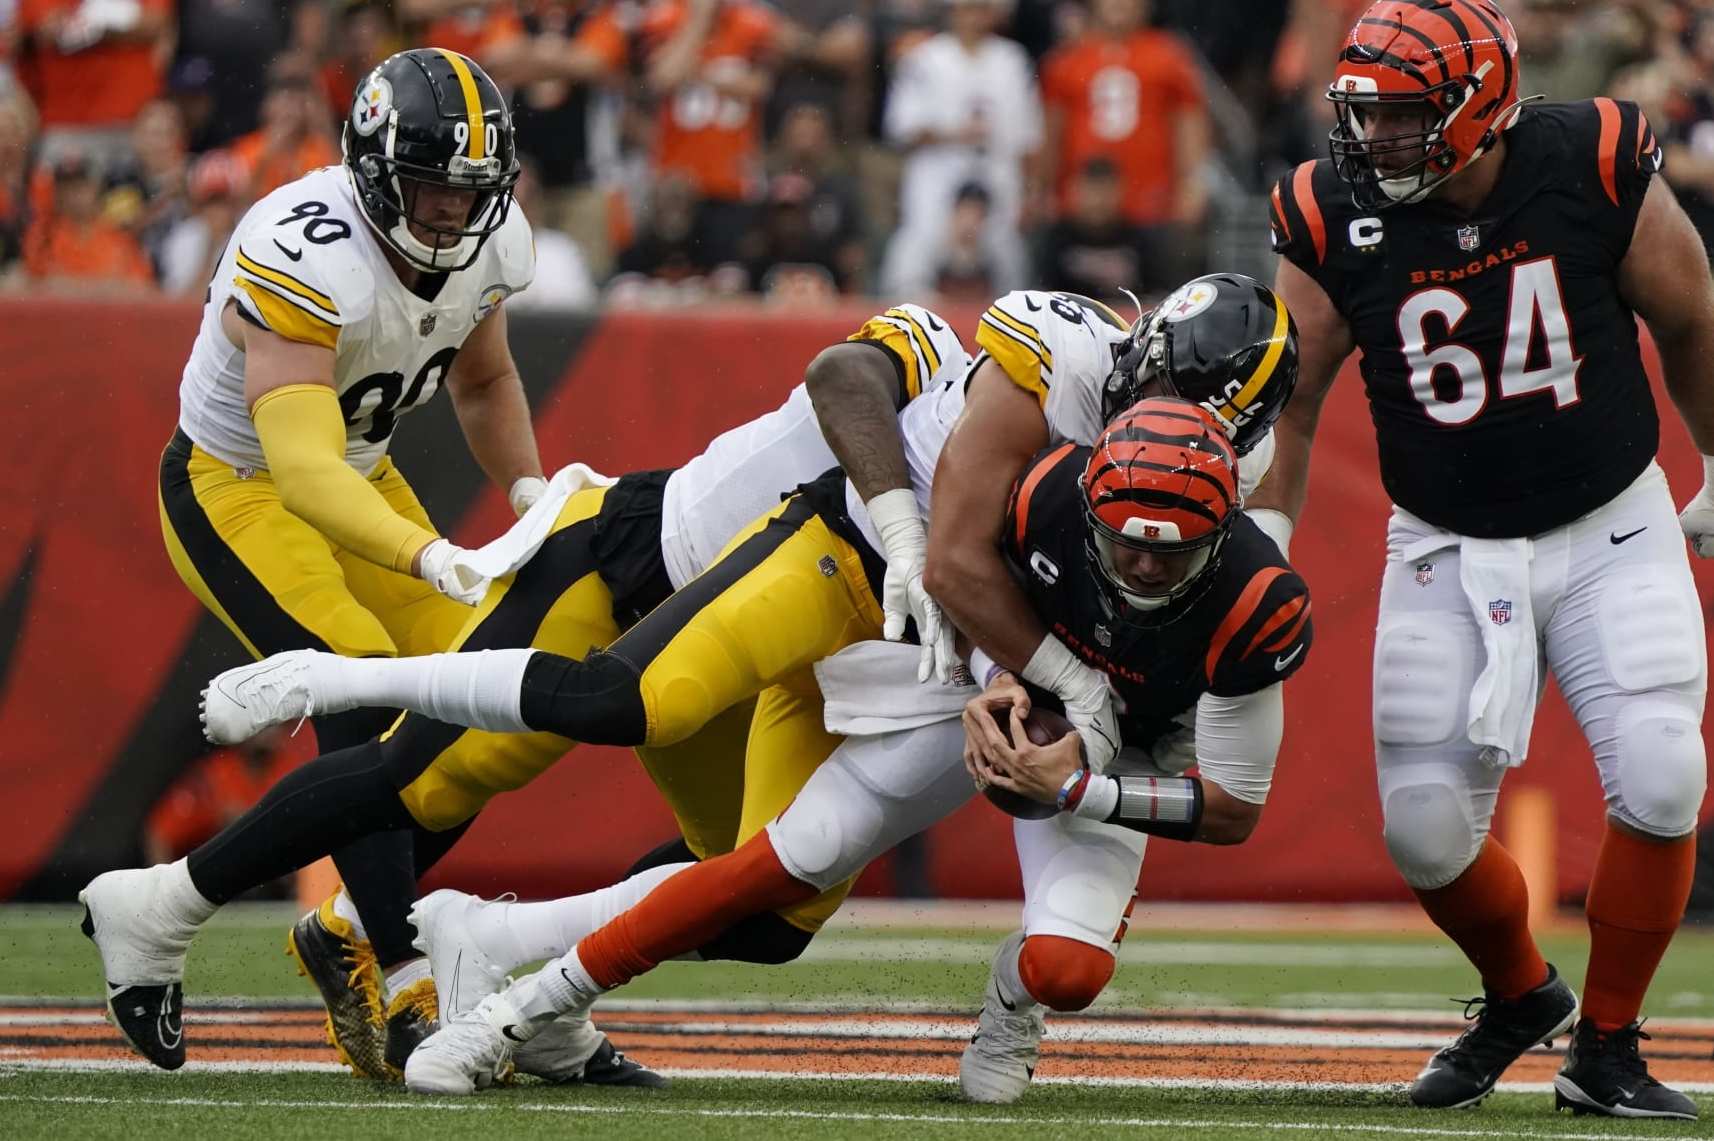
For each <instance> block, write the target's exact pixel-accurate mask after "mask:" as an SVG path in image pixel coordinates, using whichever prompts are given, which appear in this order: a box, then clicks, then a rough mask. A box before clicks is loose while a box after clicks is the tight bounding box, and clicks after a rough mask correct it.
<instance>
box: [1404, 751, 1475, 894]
mask: <svg viewBox="0 0 1714 1141" xmlns="http://www.w3.org/2000/svg"><path fill="white" fill-rule="evenodd" d="M1381 815H1382V817H1383V818H1384V819H1385V821H1386V831H1385V835H1386V841H1387V853H1388V854H1389V855H1390V856H1392V859H1393V866H1394V867H1396V868H1397V869H1398V870H1399V875H1401V876H1403V877H1404V881H1405V882H1406V883H1407V884H1409V885H1410V886H1411V887H1413V888H1416V889H1418V890H1421V891H1427V890H1430V889H1433V888H1437V887H1445V886H1446V885H1447V884H1449V883H1451V882H1452V881H1453V880H1455V879H1457V878H1458V877H1459V876H1460V875H1462V874H1463V873H1464V869H1465V868H1467V867H1469V866H1470V864H1471V863H1472V861H1474V860H1475V859H1476V853H1477V852H1478V851H1479V850H1480V849H1481V847H1482V841H1483V839H1484V838H1485V836H1486V830H1485V829H1484V830H1483V832H1482V833H1481V834H1478V832H1477V829H1476V823H1475V819H1474V817H1473V815H1472V813H1471V808H1470V786H1469V782H1468V781H1467V780H1466V779H1465V776H1464V774H1463V773H1462V772H1461V771H1459V769H1458V768H1457V766H1455V765H1443V764H1416V765H1402V766H1400V767H1398V768H1396V769H1392V770H1391V771H1388V772H1384V773H1382V774H1381Z"/></svg>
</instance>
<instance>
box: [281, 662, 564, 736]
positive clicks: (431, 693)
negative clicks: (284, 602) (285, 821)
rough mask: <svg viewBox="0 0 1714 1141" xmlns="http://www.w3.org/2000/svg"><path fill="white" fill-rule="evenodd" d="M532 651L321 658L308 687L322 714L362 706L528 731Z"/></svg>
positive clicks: (503, 730)
mask: <svg viewBox="0 0 1714 1141" xmlns="http://www.w3.org/2000/svg"><path fill="white" fill-rule="evenodd" d="M534 653H535V651H534V650H531V649H528V648H524V649H512V650H478V651H475V652H472V653H468V654H424V655H422V656H421V657H415V658H342V657H339V656H338V655H336V654H319V655H317V657H316V658H315V662H314V665H313V667H312V668H311V669H310V671H309V674H308V678H307V683H308V685H309V688H310V691H311V694H312V695H313V698H314V702H315V711H316V712H317V713H318V714H319V713H342V712H344V711H345V710H348V709H357V708H360V707H363V706H370V707H374V708H382V709H387V708H391V709H408V710H410V711H411V712H412V713H420V714H422V715H423V716H425V717H432V718H434V719H435V720H436V721H445V722H448V723H450V724H453V725H467V726H469V727H470V728H472V729H486V730H488V731H490V732H494V733H528V732H529V731H530V727H529V726H528V725H526V724H524V720H523V717H522V715H521V714H520V712H519V706H520V704H521V703H522V700H523V684H524V669H525V667H526V666H528V665H529V664H530V656H531V655H532V654H534Z"/></svg>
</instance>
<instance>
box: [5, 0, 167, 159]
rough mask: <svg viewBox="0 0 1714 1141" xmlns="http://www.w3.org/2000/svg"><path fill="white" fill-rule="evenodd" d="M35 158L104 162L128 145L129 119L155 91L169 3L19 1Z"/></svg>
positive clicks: (135, 0) (163, 52) (158, 84)
mask: <svg viewBox="0 0 1714 1141" xmlns="http://www.w3.org/2000/svg"><path fill="white" fill-rule="evenodd" d="M18 18H19V28H20V30H21V31H22V33H23V34H24V35H25V36H27V37H28V38H29V40H30V43H31V47H32V54H31V62H32V66H31V69H30V74H31V78H32V83H33V84H34V89H33V90H32V92H31V94H32V95H33V96H34V97H35V100H36V108H37V110H38V111H39V112H40V114H41V119H42V153H43V157H44V158H48V159H52V158H54V157H55V156H57V155H58V154H60V153H61V152H62V151H65V150H76V151H78V152H79V153H80V154H82V155H84V156H87V157H89V158H91V159H94V160H95V161H97V162H101V163H103V164H107V165H113V164H116V163H118V162H119V161H120V160H122V159H123V158H124V156H125V153H126V150H127V148H128V147H129V146H130V126H131V119H132V117H133V116H135V115H136V114H137V112H138V111H139V110H141V109H142V107H143V104H145V103H147V102H148V101H149V100H151V99H153V98H154V97H155V96H156V94H158V93H159V91H160V87H161V77H162V69H163V68H164V67H165V65H166V56H167V52H168V51H169V50H170V41H171V34H172V19H173V0H20V3H19V9H18Z"/></svg>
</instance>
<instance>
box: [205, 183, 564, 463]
mask: <svg viewBox="0 0 1714 1141" xmlns="http://www.w3.org/2000/svg"><path fill="white" fill-rule="evenodd" d="M534 273H535V254H534V252H533V250H532V247H531V240H530V225H529V223H528V222H527V221H525V219H524V214H523V211H521V210H519V209H518V208H517V207H516V206H515V205H514V206H513V207H512V209H511V212H510V213H509V214H508V215H507V217H506V221H505V223H504V224H503V225H502V226H501V227H500V229H499V231H498V232H497V233H495V234H494V235H493V236H492V237H490V238H489V239H488V241H487V242H485V243H484V244H483V246H482V251H481V253H480V254H479V255H478V256H477V258H476V261H475V263H474V264H472V265H471V266H469V267H468V268H466V269H462V270H458V271H456V272H453V273H449V274H447V275H446V276H445V279H444V281H443V283H442V285H441V288H440V291H439V293H437V294H436V295H435V297H434V299H433V300H432V301H427V300H424V299H423V298H421V297H419V296H417V295H416V294H414V293H412V292H411V291H410V290H408V289H406V288H405V286H404V284H403V283H402V282H401V281H400V280H399V277H398V274H396V273H395V272H394V271H393V268H392V266H391V265H390V264H389V263H388V261H387V259H386V256H385V255H384V254H383V253H382V247H381V244H380V240H379V239H378V238H377V237H376V235H375V232H374V231H373V230H372V229H370V227H369V223H368V221H367V220H366V219H365V218H364V216H363V213H362V210H361V208H360V207H359V206H358V204H357V199H356V195H355V192H354V191H353V190H352V187H351V180H350V178H349V177H348V176H347V175H346V172H345V169H344V168H343V167H339V166H326V167H322V168H321V169H319V170H313V171H311V172H310V173H308V174H306V175H304V176H303V177H302V178H300V179H298V180H297V181H296V182H291V183H287V184H286V185H285V186H282V187H280V188H279V189H278V190H276V191H274V192H273V193H272V194H269V195H268V196H267V197H265V198H263V199H262V200H261V201H260V202H257V203H256V204H255V205H254V206H252V207H250V209H249V211H248V212H246V213H245V215H244V217H243V219H241V220H240V221H239V223H238V228H237V230H236V231H235V232H234V234H233V236H232V239H231V241H229V242H228V243H227V246H226V251H225V253H224V254H222V255H221V259H220V265H219V267H218V268H217V269H216V270H215V274H214V280H213V281H211V282H210V283H209V288H208V299H207V303H206V304H205V305H204V306H203V312H202V327H201V329H200V330H199V332H198V333H197V338H196V344H195V345H194V346H193V347H192V348H191V354H190V360H189V361H188V362H187V363H186V365H185V370H184V379H183V381H182V382H181V383H180V385H179V427H180V428H182V429H183V430H184V433H185V435H187V436H189V437H190V438H191V440H192V441H193V442H195V443H196V444H197V445H198V446H199V447H201V448H202V449H203V450H204V451H206V452H208V453H209V454H210V455H212V456H215V457H217V458H219V459H221V460H224V461H226V462H227V463H230V464H233V465H234V466H242V467H252V468H258V469H264V468H266V467H267V466H268V465H267V459H266V457H265V456H264V455H263V454H262V445H261V442H260V441H259V440H258V439H257V438H256V426H255V425H254V424H253V423H252V422H251V420H250V412H249V408H248V406H247V405H246V403H245V400H244V352H243V350H242V349H240V348H237V347H235V346H234V345H233V344H232V342H231V341H229V340H228V339H227V337H226V332H225V330H224V329H223V328H222V327H221V322H220V315H221V313H222V311H223V310H224V309H225V308H226V303H227V302H228V301H232V302H234V303H236V304H237V305H238V307H239V309H240V315H241V316H242V317H243V318H245V319H247V320H250V321H252V322H254V323H256V324H259V325H262V326H264V327H266V328H268V329H270V330H272V331H273V332H275V333H278V334H279V335H280V336H282V337H285V338H287V339H288V340H293V341H301V342H305V343H308V344H315V345H322V346H325V347H327V348H330V349H332V350H334V365H333V387H334V391H335V392H337V393H338V395H339V405H340V408H341V409H342V410H343V411H344V413H345V423H346V440H345V459H346V462H348V463H350V464H351V466H352V467H354V468H356V469H357V470H358V471H359V472H362V473H363V474H365V475H367V474H368V473H369V472H370V471H371V470H373V469H374V467H375V465H376V464H377V463H379V462H380V461H381V457H382V456H384V455H385V454H386V452H387V441H388V440H389V438H390V437H391V436H392V434H393V425H394V423H395V422H396V421H397V419H398V417H399V416H401V415H403V414H404V413H406V412H409V411H410V410H411V409H413V408H416V407H419V406H420V405H422V404H424V403H426V402H427V401H428V399H429V398H430V397H432V396H433V395H434V394H435V391H436V390H437V389H438V388H440V386H441V384H442V383H443V382H444V381H445V379H446V374H447V370H448V369H449V368H450V367H451V365H452V359H453V357H454V356H455V355H456V354H457V352H458V349H459V346H461V345H462V344H464V339H465V338H466V337H467V336H469V335H470V332H471V330H472V329H474V328H475V327H476V324H477V322H479V321H481V320H482V319H483V318H484V317H486V316H487V315H488V314H489V313H491V312H493V311H494V309H495V308H496V307H497V306H498V305H499V304H500V303H501V302H502V301H504V300H505V299H506V298H507V297H508V296H510V295H511V294H513V293H516V292H518V291H520V290H522V289H524V288H525V287H526V286H528V285H529V283H530V278H531V277H532V276H533V274H534Z"/></svg>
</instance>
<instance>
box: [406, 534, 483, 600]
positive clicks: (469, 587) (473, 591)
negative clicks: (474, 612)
mask: <svg viewBox="0 0 1714 1141" xmlns="http://www.w3.org/2000/svg"><path fill="white" fill-rule="evenodd" d="M469 554H470V552H469V551H466V550H465V549H464V548H463V547H460V546H456V545H454V544H452V543H449V542H447V541H446V540H445V539H436V540H435V541H434V542H432V543H430V544H429V545H428V546H426V547H424V548H423V553H422V557H421V559H420V561H419V562H418V564H417V577H418V578H420V579H422V580H423V581H424V582H426V583H428V584H429V585H430V586H432V587H434V588H435V589H436V590H438V591H440V592H441V593H442V594H444V595H446V596H447V597H448V598H450V599H452V600H453V601H454V602H462V603H464V605H466V606H476V605H478V604H480V603H481V601H482V596H483V595H485V594H487V593H488V581H489V580H488V578H487V577H486V576H484V575H482V574H480V573H478V572H477V571H475V570H474V569H472V568H471V567H469V566H468V565H466V564H465V556H467V555H469Z"/></svg>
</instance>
